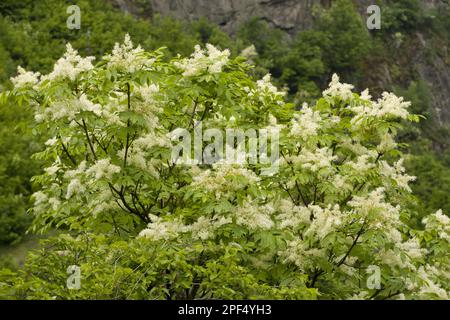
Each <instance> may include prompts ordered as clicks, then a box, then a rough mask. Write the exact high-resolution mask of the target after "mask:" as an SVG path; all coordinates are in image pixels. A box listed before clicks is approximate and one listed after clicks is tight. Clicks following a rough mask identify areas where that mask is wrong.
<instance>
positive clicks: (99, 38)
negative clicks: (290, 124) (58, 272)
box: [0, 0, 450, 269]
mask: <svg viewBox="0 0 450 320" xmlns="http://www.w3.org/2000/svg"><path fill="white" fill-rule="evenodd" d="M373 4H376V5H378V6H379V8H380V9H381V25H380V26H381V28H380V29H374V30H369V29H368V27H367V23H366V22H367V19H368V18H369V17H370V14H368V13H367V8H368V6H369V5H373ZM71 5H76V6H78V8H79V9H80V25H79V29H77V28H75V29H70V28H68V24H67V20H68V18H70V16H71V14H73V11H69V12H68V11H67V9H68V7H69V6H71ZM126 33H129V34H130V35H131V38H132V40H133V41H134V43H135V44H140V45H141V46H142V47H143V48H145V49H148V50H152V49H157V48H159V47H166V48H167V49H166V52H167V56H168V57H170V56H174V55H176V54H177V53H180V54H181V55H185V56H187V55H189V54H190V53H191V52H192V51H193V48H194V46H195V45H196V44H205V43H211V44H214V45H216V46H218V47H220V48H222V49H224V48H229V49H230V50H231V52H232V54H233V55H234V56H236V55H239V54H240V55H244V56H246V57H247V58H248V59H249V60H250V61H251V63H252V64H254V66H255V67H254V68H253V70H252V75H253V76H254V77H256V78H260V77H262V76H263V75H265V74H267V73H271V74H272V76H273V79H274V82H275V83H276V84H277V85H278V86H280V87H285V88H286V89H287V90H288V93H289V95H288V99H289V100H291V101H293V102H295V103H296V104H297V106H298V107H300V106H301V104H302V103H303V102H310V103H311V102H314V101H315V100H316V99H317V98H318V97H319V96H320V93H321V91H322V90H323V89H324V88H325V87H326V86H327V84H328V82H329V81H330V78H331V75H332V74H333V73H338V74H339V75H340V76H341V79H342V80H343V81H345V82H348V83H352V84H354V85H355V86H356V88H357V89H358V90H360V91H362V90H364V89H365V88H369V89H370V91H371V94H372V95H373V96H374V97H378V96H379V95H380V94H381V93H382V92H383V91H393V92H395V93H396V94H397V95H401V96H404V97H405V99H407V100H409V101H411V102H412V107H411V108H412V112H414V113H418V114H421V115H424V116H425V117H426V119H425V120H423V121H421V122H420V123H419V124H415V125H408V126H407V127H406V128H405V129H404V130H403V131H402V133H401V136H400V138H401V142H403V143H404V145H402V148H403V151H404V152H406V153H407V154H408V156H407V163H406V166H407V168H408V171H409V174H412V175H415V176H417V181H416V182H415V183H414V184H413V191H414V193H415V194H416V195H417V199H412V200H411V203H410V206H411V208H412V209H414V210H417V212H420V215H419V216H416V217H412V223H415V224H417V225H419V224H420V220H421V218H423V216H424V215H426V214H429V213H432V212H434V211H436V210H437V209H439V208H442V209H443V211H444V212H445V213H447V214H448V213H450V149H449V147H450V5H449V1H446V0H396V1H388V0H378V1H377V0H363V1H351V0H109V1H107V0H79V1H75V0H73V1H62V0H21V1H17V0H0V92H1V91H3V90H9V89H10V88H11V82H10V80H9V79H10V77H11V76H13V75H15V74H16V70H17V66H19V65H20V66H22V67H24V68H25V69H27V70H32V71H39V72H41V73H47V72H49V71H51V69H52V67H53V64H54V62H55V61H56V60H57V59H58V58H59V57H60V56H61V55H62V54H63V53H64V51H65V44H66V43H68V42H70V43H71V44H72V45H73V47H74V48H75V49H77V50H78V51H79V52H80V54H81V55H93V56H95V57H97V60H99V59H100V58H101V57H102V55H104V54H106V53H108V52H109V51H110V50H111V49H112V47H113V46H114V43H115V42H122V40H123V38H124V35H125V34H126ZM33 119H34V118H33V110H32V109H31V108H30V107H28V106H22V107H19V106H16V105H11V104H8V103H5V104H0V133H1V135H0V268H1V267H9V268H12V269H14V268H19V267H20V265H21V264H22V263H23V261H24V258H25V255H26V253H27V252H28V251H29V250H30V249H31V248H34V247H36V246H37V243H38V239H39V236H36V235H32V234H27V233H26V230H27V228H28V226H29V224H30V222H31V219H32V217H31V216H30V215H28V214H27V209H28V208H29V207H30V205H31V204H30V199H29V196H30V194H31V193H32V192H33V191H34V189H33V188H34V186H33V183H32V182H31V180H30V179H31V177H32V176H33V175H36V174H38V173H39V172H40V170H41V168H40V163H39V162H38V161H37V160H34V159H33V158H32V157H31V156H32V154H33V153H35V152H37V151H39V150H40V148H41V147H42V145H43V141H46V140H47V139H48V137H45V136H38V135H35V134H34V132H33Z"/></svg>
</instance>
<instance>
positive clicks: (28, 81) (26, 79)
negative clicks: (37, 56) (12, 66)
mask: <svg viewBox="0 0 450 320" xmlns="http://www.w3.org/2000/svg"><path fill="white" fill-rule="evenodd" d="M17 73H18V75H17V76H16V77H13V78H11V82H12V83H13V85H14V86H15V87H16V88H24V87H29V86H34V85H36V84H38V83H39V77H40V75H41V74H40V73H39V72H36V73H35V72H31V71H26V70H25V69H24V68H22V67H21V66H18V67H17Z"/></svg>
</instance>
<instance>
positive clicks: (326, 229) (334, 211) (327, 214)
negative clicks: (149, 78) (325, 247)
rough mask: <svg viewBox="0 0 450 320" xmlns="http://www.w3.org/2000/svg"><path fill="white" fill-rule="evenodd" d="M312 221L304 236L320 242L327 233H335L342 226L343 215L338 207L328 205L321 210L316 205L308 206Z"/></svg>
mask: <svg viewBox="0 0 450 320" xmlns="http://www.w3.org/2000/svg"><path fill="white" fill-rule="evenodd" d="M308 209H309V210H310V212H311V214H312V216H313V220H312V222H311V225H310V226H309V227H308V229H307V230H306V232H305V233H304V235H305V236H306V237H311V238H312V239H319V240H322V239H323V238H325V236H327V235H328V234H329V233H331V232H333V231H336V229H337V228H338V227H339V226H340V225H341V224H342V219H343V216H344V215H343V213H342V212H341V210H340V208H339V205H337V204H336V205H334V206H331V205H328V206H327V207H326V208H321V207H320V206H317V205H312V206H309V207H308Z"/></svg>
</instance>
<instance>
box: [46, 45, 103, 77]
mask: <svg viewBox="0 0 450 320" xmlns="http://www.w3.org/2000/svg"><path fill="white" fill-rule="evenodd" d="M66 50H67V51H66V53H65V54H64V56H63V57H62V58H60V59H59V60H58V61H56V64H55V66H54V68H53V71H52V72H51V73H50V74H48V75H46V76H43V77H42V79H41V80H45V79H49V80H56V79H63V78H69V79H70V80H72V81H73V80H75V78H76V77H77V76H78V74H80V73H81V72H84V71H89V70H92V69H93V68H94V66H93V65H92V61H93V60H94V59H95V57H86V58H82V57H80V56H79V55H78V51H77V50H74V49H73V48H72V46H71V45H70V43H68V44H67V45H66Z"/></svg>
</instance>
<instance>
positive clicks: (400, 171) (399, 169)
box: [379, 159, 416, 192]
mask: <svg viewBox="0 0 450 320" xmlns="http://www.w3.org/2000/svg"><path fill="white" fill-rule="evenodd" d="M379 167H380V173H381V175H382V176H384V177H387V178H389V179H392V180H394V181H395V183H396V184H397V186H398V187H399V188H401V189H404V190H406V191H408V192H412V190H411V187H410V186H409V185H408V184H409V182H411V181H414V180H415V179H416V177H414V176H409V175H407V174H405V171H406V170H405V168H404V167H403V159H400V160H399V161H397V162H396V163H395V164H394V166H390V165H389V164H388V163H387V161H384V160H381V161H380V164H379ZM387 185H391V184H390V183H389V182H388V183H387Z"/></svg>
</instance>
